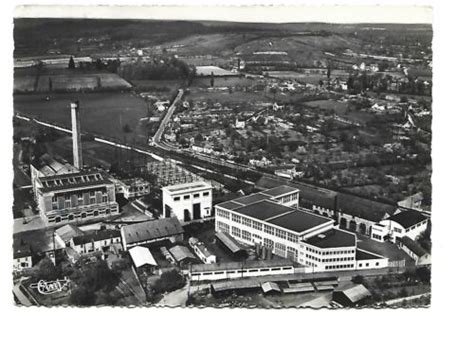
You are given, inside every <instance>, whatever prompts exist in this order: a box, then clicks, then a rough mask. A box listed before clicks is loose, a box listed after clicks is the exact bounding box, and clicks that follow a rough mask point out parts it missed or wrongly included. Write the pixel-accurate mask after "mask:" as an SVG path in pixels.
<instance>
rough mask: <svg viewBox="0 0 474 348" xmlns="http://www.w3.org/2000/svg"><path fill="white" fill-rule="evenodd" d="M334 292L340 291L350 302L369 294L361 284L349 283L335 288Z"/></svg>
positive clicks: (359, 299) (355, 301) (357, 300)
mask: <svg viewBox="0 0 474 348" xmlns="http://www.w3.org/2000/svg"><path fill="white" fill-rule="evenodd" d="M334 292H335V293H336V292H342V293H343V294H344V295H345V296H346V297H347V299H348V300H349V301H351V302H352V303H357V302H359V301H361V300H363V299H364V298H366V297H369V296H371V293H370V291H369V290H367V288H366V287H365V286H363V285H362V284H349V285H347V286H344V287H342V288H340V289H336V290H335V291H334Z"/></svg>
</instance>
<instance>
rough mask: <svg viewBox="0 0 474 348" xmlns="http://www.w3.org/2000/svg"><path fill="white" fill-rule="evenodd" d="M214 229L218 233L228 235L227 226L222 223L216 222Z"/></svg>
mask: <svg viewBox="0 0 474 348" xmlns="http://www.w3.org/2000/svg"><path fill="white" fill-rule="evenodd" d="M216 228H217V231H218V232H227V233H229V225H227V224H225V223H223V222H222V221H217V222H216Z"/></svg>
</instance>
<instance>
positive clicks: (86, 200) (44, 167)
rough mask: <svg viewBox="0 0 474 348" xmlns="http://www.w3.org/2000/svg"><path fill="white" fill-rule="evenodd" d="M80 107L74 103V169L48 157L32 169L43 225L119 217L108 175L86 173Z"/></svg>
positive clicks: (32, 179) (96, 172) (72, 110)
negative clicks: (83, 159) (83, 161)
mask: <svg viewBox="0 0 474 348" xmlns="http://www.w3.org/2000/svg"><path fill="white" fill-rule="evenodd" d="M78 108H79V103H78V102H75V103H71V123H72V127H71V128H72V140H73V157H74V166H71V165H70V164H68V163H60V162H58V161H56V160H54V159H52V158H50V156H49V155H46V156H42V157H40V158H39V160H38V161H37V163H35V165H31V181H32V186H33V192H34V194H35V198H36V201H37V203H38V209H39V212H40V216H41V218H42V220H43V221H44V223H45V224H46V225H48V226H50V225H60V224H65V223H70V222H76V223H83V222H87V221H90V220H94V219H97V218H99V217H102V218H104V217H107V216H111V215H117V214H119V206H118V203H117V202H116V199H115V185H114V183H113V182H112V181H111V180H110V179H109V177H108V175H107V174H105V173H102V172H99V171H97V170H83V163H82V145H81V134H80V120H79V114H78Z"/></svg>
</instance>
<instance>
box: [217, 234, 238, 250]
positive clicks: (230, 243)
mask: <svg viewBox="0 0 474 348" xmlns="http://www.w3.org/2000/svg"><path fill="white" fill-rule="evenodd" d="M216 238H217V239H219V240H220V241H221V242H222V243H224V245H225V246H226V247H227V248H228V249H229V250H230V251H231V252H232V253H234V254H235V253H237V252H239V251H243V250H245V249H244V248H242V247H241V246H240V244H239V243H238V242H237V241H236V240H235V239H234V238H232V236H230V235H229V234H228V233H226V232H219V233H216Z"/></svg>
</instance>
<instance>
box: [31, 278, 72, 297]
mask: <svg viewBox="0 0 474 348" xmlns="http://www.w3.org/2000/svg"><path fill="white" fill-rule="evenodd" d="M69 283H70V280H69V279H67V278H64V279H57V280H51V281H45V280H40V281H39V282H38V283H33V284H30V288H32V289H36V290H37V291H38V292H39V293H40V294H42V295H51V294H55V293H57V292H61V291H68V290H69Z"/></svg>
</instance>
